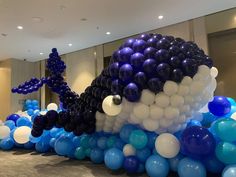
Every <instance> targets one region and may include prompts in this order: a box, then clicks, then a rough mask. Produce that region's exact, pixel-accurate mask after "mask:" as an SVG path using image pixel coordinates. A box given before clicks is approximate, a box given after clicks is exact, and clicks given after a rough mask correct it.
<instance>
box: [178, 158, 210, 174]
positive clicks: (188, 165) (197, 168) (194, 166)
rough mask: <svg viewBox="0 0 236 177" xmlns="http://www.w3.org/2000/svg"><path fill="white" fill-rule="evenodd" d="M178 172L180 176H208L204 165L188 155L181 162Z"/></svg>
mask: <svg viewBox="0 0 236 177" xmlns="http://www.w3.org/2000/svg"><path fill="white" fill-rule="evenodd" d="M178 174H179V176H180V177H206V169H205V167H204V165H203V164H202V163H201V162H199V161H195V160H193V159H190V158H188V157H186V158H183V159H182V160H181V161H180V162H179V166H178Z"/></svg>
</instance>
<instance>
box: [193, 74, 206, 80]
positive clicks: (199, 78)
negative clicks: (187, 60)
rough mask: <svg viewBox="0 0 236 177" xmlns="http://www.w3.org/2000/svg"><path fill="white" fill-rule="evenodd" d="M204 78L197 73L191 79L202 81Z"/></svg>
mask: <svg viewBox="0 0 236 177" xmlns="http://www.w3.org/2000/svg"><path fill="white" fill-rule="evenodd" d="M203 80H204V76H203V75H202V74H200V73H197V74H195V75H194V76H193V81H203Z"/></svg>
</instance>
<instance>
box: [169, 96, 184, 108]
mask: <svg viewBox="0 0 236 177" xmlns="http://www.w3.org/2000/svg"><path fill="white" fill-rule="evenodd" d="M170 104H171V106H173V107H180V106H182V105H183V104H184V98H183V97H182V96H180V95H172V96H171V97H170Z"/></svg>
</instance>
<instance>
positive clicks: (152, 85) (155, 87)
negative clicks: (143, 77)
mask: <svg viewBox="0 0 236 177" xmlns="http://www.w3.org/2000/svg"><path fill="white" fill-rule="evenodd" d="M163 85H164V84H163V83H162V82H161V80H160V79H159V78H151V79H149V80H148V88H149V89H150V90H151V91H152V92H154V93H158V92H160V91H161V90H162V89H163Z"/></svg>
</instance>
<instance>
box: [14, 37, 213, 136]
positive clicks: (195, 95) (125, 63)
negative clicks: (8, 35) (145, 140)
mask: <svg viewBox="0 0 236 177" xmlns="http://www.w3.org/2000/svg"><path fill="white" fill-rule="evenodd" d="M47 68H48V69H49V71H50V76H49V77H48V78H41V79H37V78H32V79H31V80H30V81H27V82H25V83H24V84H21V85H19V86H18V87H17V88H13V89H12V92H14V93H19V94H28V93H32V92H34V91H37V90H38V89H39V88H40V87H42V85H43V84H47V85H48V86H49V88H50V89H52V91H54V92H56V93H57V94H58V95H59V97H60V101H61V102H62V104H63V107H64V108H65V110H64V111H62V112H60V113H59V115H58V114H57V113H55V112H56V111H55V112H53V111H50V112H49V113H47V115H41V117H40V116H39V117H38V118H36V119H35V121H34V125H33V128H32V135H33V136H35V137H39V136H40V135H41V134H42V133H43V130H49V129H51V128H53V127H54V126H56V127H63V128H64V129H65V130H66V131H68V132H73V133H74V134H75V135H77V136H79V135H81V134H83V133H84V132H85V133H88V134H91V133H93V132H95V131H104V132H108V133H116V132H119V130H120V128H121V127H122V126H123V125H124V124H125V123H131V124H136V125H139V126H140V127H141V128H143V129H145V130H148V131H153V132H157V133H162V132H170V133H174V132H177V131H179V130H181V129H184V128H185V126H186V122H187V120H188V119H197V120H200V119H201V114H199V113H198V111H199V110H200V109H201V108H203V107H204V106H205V105H206V104H207V103H208V102H209V101H211V100H212V98H213V93H214V90H215V89H216V80H215V77H216V76H217V69H216V68H215V67H213V62H212V60H211V59H210V58H209V57H208V56H207V55H206V54H205V53H204V52H203V50H202V49H200V48H198V46H197V45H196V44H195V43H194V42H186V41H184V40H183V39H180V38H174V37H172V36H162V35H160V34H142V35H140V36H139V37H137V38H132V39H128V40H127V41H126V42H125V43H124V44H123V45H122V46H121V47H120V48H119V49H118V50H117V51H115V52H114V53H113V56H112V58H111V62H110V64H109V66H108V67H106V68H104V70H103V71H102V73H101V74H100V75H99V76H97V77H96V78H95V79H94V80H93V81H92V83H91V85H90V86H88V87H87V88H86V90H85V92H84V93H82V94H81V95H78V94H76V93H75V92H73V91H72V90H71V89H70V87H69V86H68V84H67V83H66V82H65V81H64V78H63V77H62V73H63V72H64V70H65V68H66V66H65V63H64V62H63V61H62V60H61V58H60V56H59V54H58V52H57V49H55V48H54V49H52V53H51V54H50V55H49V59H48V61H47ZM68 77H69V76H68Z"/></svg>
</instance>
